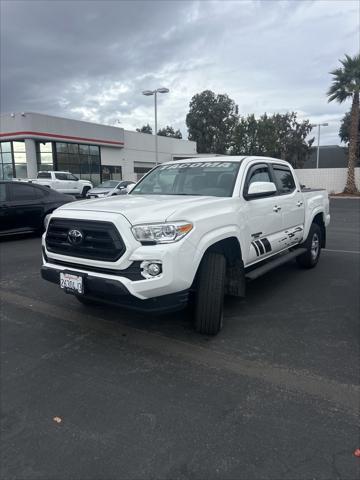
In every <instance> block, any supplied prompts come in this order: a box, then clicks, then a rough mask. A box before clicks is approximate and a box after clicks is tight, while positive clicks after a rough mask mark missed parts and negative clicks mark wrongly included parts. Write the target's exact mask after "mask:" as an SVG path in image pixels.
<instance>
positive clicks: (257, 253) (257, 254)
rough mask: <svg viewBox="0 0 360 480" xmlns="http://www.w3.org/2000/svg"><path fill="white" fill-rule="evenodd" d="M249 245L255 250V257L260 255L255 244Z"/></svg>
mask: <svg viewBox="0 0 360 480" xmlns="http://www.w3.org/2000/svg"><path fill="white" fill-rule="evenodd" d="M251 245H252V246H253V247H254V248H255V252H256V256H257V257H258V256H259V255H260V253H259V249H258V247H257V245H256V243H255V242H251Z"/></svg>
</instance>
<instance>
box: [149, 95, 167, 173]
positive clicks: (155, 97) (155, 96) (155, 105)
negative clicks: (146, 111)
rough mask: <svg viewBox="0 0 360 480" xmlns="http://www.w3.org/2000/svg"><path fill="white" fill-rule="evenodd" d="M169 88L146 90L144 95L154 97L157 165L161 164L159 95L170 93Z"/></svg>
mask: <svg viewBox="0 0 360 480" xmlns="http://www.w3.org/2000/svg"><path fill="white" fill-rule="evenodd" d="M169 91H170V90H169V89H168V88H165V87H163V88H157V89H156V90H144V91H143V92H142V94H143V95H146V96H147V97H151V95H154V108H155V165H157V164H158V163H159V158H158V157H159V152H158V134H157V94H158V93H169Z"/></svg>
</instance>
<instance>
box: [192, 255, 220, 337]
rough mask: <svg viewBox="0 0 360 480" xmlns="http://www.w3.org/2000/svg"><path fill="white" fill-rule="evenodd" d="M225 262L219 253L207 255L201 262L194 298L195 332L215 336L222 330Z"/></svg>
mask: <svg viewBox="0 0 360 480" xmlns="http://www.w3.org/2000/svg"><path fill="white" fill-rule="evenodd" d="M225 273H226V260H225V257H224V256H223V255H221V254H220V253H212V252H210V253H208V254H206V255H205V256H204V258H203V259H202V261H201V264H200V267H199V272H198V278H197V285H198V287H197V291H196V298H195V312H194V314H195V330H196V331H197V332H199V333H202V334H205V335H216V334H217V333H219V331H220V330H221V328H222V323H223V307H224V290H225Z"/></svg>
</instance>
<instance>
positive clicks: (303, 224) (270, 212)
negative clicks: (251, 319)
mask: <svg viewBox="0 0 360 480" xmlns="http://www.w3.org/2000/svg"><path fill="white" fill-rule="evenodd" d="M329 221H330V214H329V200H328V195H327V193H326V191H324V190H310V189H304V188H303V187H302V186H301V185H300V184H299V181H298V179H297V178H296V175H295V173H294V170H293V168H292V167H291V165H290V164H289V163H287V162H286V161H283V160H278V159H275V158H267V157H253V156H248V157H245V156H242V157H230V156H229V157H213V158H202V159H187V160H181V161H174V162H169V163H164V164H161V165H158V166H157V167H155V168H154V169H152V170H151V171H150V172H149V173H148V174H147V175H146V176H144V177H143V178H142V179H141V180H140V181H139V182H138V183H137V184H136V186H135V187H134V188H133V189H132V191H131V192H130V193H129V194H128V195H125V196H120V197H111V198H106V199H96V200H89V201H80V202H73V203H70V204H67V205H64V206H62V207H60V208H59V209H57V210H56V211H55V212H54V213H53V214H52V216H51V218H50V219H49V221H48V225H47V230H46V232H45V233H44V235H43V244H42V249H43V265H42V268H41V273H42V277H43V278H44V279H45V280H48V281H50V282H53V283H56V284H58V285H59V286H60V287H61V288H62V289H63V291H64V292H66V293H71V294H73V295H75V297H76V298H77V299H78V300H79V301H80V302H81V303H83V304H86V305H93V304H95V303H96V302H108V303H112V304H117V305H121V306H124V307H129V308H133V309H137V310H141V311H147V312H168V311H174V310H178V309H181V308H184V307H187V306H189V307H190V309H191V311H192V315H193V318H194V325H195V329H196V330H197V331H198V332H200V333H203V334H207V335H214V334H217V333H218V332H219V330H220V329H221V326H222V321H223V300H224V295H225V294H228V295H235V296H238V297H243V296H244V295H245V287H246V283H247V281H251V280H254V279H255V278H257V277H258V276H260V275H263V274H265V273H267V272H268V271H269V270H271V269H273V268H275V267H277V266H279V265H281V264H283V263H285V262H288V261H290V260H292V259H295V258H296V261H297V263H298V264H299V265H300V266H301V267H304V268H312V267H315V265H316V264H317V262H318V260H319V257H320V252H321V248H323V247H324V246H325V242H326V227H327V225H328V224H329Z"/></svg>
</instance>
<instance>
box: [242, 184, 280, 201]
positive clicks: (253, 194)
mask: <svg viewBox="0 0 360 480" xmlns="http://www.w3.org/2000/svg"><path fill="white" fill-rule="evenodd" d="M276 191H277V190H276V185H275V183H273V182H254V183H251V184H250V186H249V189H248V192H247V195H246V197H247V198H258V197H268V196H270V195H273V194H274V193H276Z"/></svg>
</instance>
